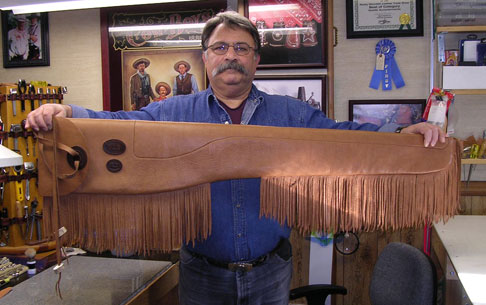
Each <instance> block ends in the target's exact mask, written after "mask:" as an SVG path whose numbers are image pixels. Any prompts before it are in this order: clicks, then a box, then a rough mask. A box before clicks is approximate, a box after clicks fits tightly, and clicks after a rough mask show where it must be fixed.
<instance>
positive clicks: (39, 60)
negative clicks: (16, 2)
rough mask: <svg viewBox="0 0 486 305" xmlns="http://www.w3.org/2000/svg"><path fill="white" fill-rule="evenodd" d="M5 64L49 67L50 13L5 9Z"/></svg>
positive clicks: (13, 66) (3, 17)
mask: <svg viewBox="0 0 486 305" xmlns="http://www.w3.org/2000/svg"><path fill="white" fill-rule="evenodd" d="M2 42H3V67H4V68H21V67H34V66H49V64H50V61H49V22H48V13H32V14H22V15H14V14H13V13H12V12H11V11H2Z"/></svg>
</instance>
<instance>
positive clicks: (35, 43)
mask: <svg viewBox="0 0 486 305" xmlns="http://www.w3.org/2000/svg"><path fill="white" fill-rule="evenodd" d="M28 18H29V20H30V25H29V60H34V59H41V47H42V45H41V43H42V42H41V27H40V23H39V14H31V15H29V16H28Z"/></svg>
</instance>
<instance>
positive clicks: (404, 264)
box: [370, 242, 436, 305]
mask: <svg viewBox="0 0 486 305" xmlns="http://www.w3.org/2000/svg"><path fill="white" fill-rule="evenodd" d="M435 296H436V274H435V268H434V265H433V263H432V261H431V260H430V258H429V257H428V256H426V255H425V254H424V253H423V252H422V251H420V250H419V249H417V248H415V247H413V246H410V245H408V244H405V243H397V242H394V243H390V244H388V245H387V246H386V247H385V248H384V249H383V251H382V252H381V253H380V255H379V257H378V261H377V262H376V264H375V267H374V269H373V273H372V278H371V284H370V300H371V304H372V305H410V304H414V305H433V304H434V301H435Z"/></svg>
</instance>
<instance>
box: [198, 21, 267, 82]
mask: <svg viewBox="0 0 486 305" xmlns="http://www.w3.org/2000/svg"><path fill="white" fill-rule="evenodd" d="M216 42H224V43H227V44H229V45H233V44H234V43H237V42H240V43H242V42H245V43H247V44H248V45H249V46H250V47H252V48H255V42H254V41H253V37H252V36H251V34H250V33H248V32H246V31H245V30H242V29H238V28H235V29H232V28H229V27H227V26H226V25H224V24H220V25H218V26H217V27H216V28H215V29H214V31H213V33H212V34H211V37H210V38H209V40H208V46H211V45H213V44H214V43H216ZM203 61H204V64H205V65H206V69H207V71H208V78H209V82H210V83H211V85H212V86H216V85H218V86H242V87H243V88H244V87H248V86H251V82H252V81H253V77H254V75H255V72H256V68H257V65H258V62H259V61H260V56H259V55H256V56H255V51H254V50H253V49H252V50H250V53H248V54H247V55H243V56H239V55H237V54H236V53H235V51H234V49H233V47H230V48H229V49H228V51H227V52H226V54H223V55H218V54H215V53H214V52H213V50H211V49H208V50H207V51H206V52H204V54H203ZM230 62H234V63H236V64H238V65H241V66H242V67H244V68H245V70H246V71H247V72H248V73H247V75H245V74H244V73H242V72H240V71H237V70H235V69H227V70H224V71H222V72H218V67H220V66H221V65H224V64H227V63H230Z"/></svg>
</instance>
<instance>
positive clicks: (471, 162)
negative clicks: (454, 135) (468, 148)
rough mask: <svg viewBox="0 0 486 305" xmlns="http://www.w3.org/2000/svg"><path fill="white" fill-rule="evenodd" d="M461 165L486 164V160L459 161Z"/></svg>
mask: <svg viewBox="0 0 486 305" xmlns="http://www.w3.org/2000/svg"><path fill="white" fill-rule="evenodd" d="M461 164H486V159H461Z"/></svg>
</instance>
